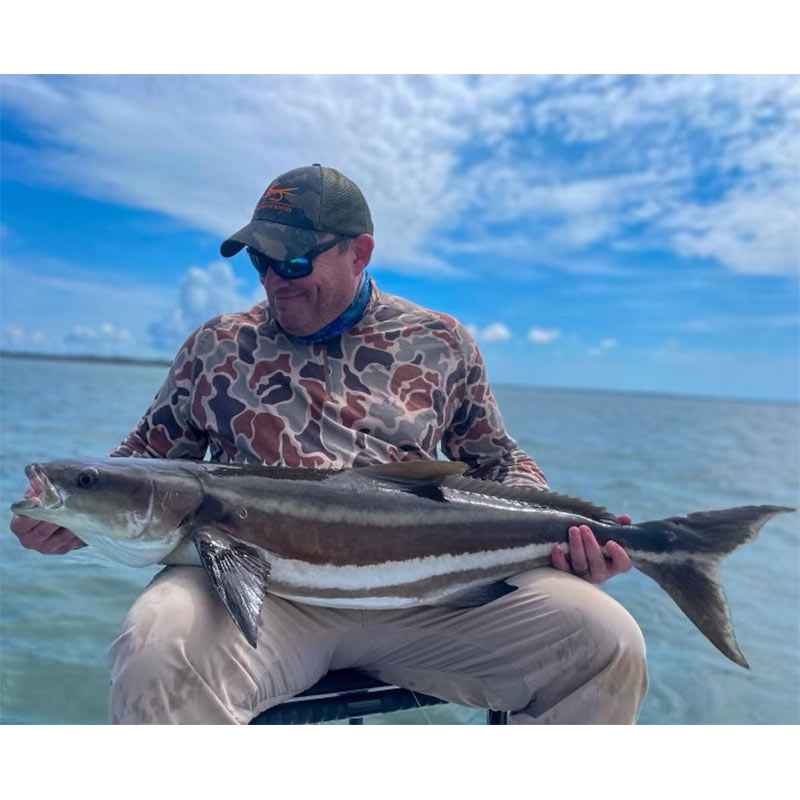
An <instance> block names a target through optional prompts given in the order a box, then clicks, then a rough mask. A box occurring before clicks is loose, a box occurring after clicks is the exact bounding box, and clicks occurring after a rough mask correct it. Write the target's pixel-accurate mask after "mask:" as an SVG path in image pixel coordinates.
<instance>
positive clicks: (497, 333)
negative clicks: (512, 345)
mask: <svg viewBox="0 0 800 800" xmlns="http://www.w3.org/2000/svg"><path fill="white" fill-rule="evenodd" d="M467 330H469V332H470V333H471V334H472V335H473V336H474V337H475V338H476V339H477V340H478V341H479V342H507V341H508V340H509V339H511V331H510V330H509V329H508V327H507V326H506V325H504V324H503V323H502V322H492V323H491V324H489V325H487V326H486V327H485V328H483V329H482V330H481V329H480V328H478V327H477V326H476V325H467Z"/></svg>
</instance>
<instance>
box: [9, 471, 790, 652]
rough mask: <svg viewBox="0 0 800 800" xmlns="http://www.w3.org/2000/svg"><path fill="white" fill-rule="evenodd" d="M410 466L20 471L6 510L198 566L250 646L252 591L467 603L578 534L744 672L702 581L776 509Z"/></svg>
mask: <svg viewBox="0 0 800 800" xmlns="http://www.w3.org/2000/svg"><path fill="white" fill-rule="evenodd" d="M463 470H464V465H463V464H459V463H456V462H447V461H412V462H403V463H394V464H385V465H376V466H369V467H365V468H362V469H348V470H340V471H323V470H314V469H289V468H284V467H263V466H249V465H221V464H211V463H208V462H196V461H184V460H162V459H150V458H105V459H85V460H66V461H52V462H49V463H45V464H29V465H28V466H27V467H26V468H25V473H26V475H27V476H28V478H29V480H30V483H31V488H32V491H31V492H29V493H28V494H29V495H30V496H29V497H27V498H26V499H24V500H21V501H19V502H17V503H14V504H13V505H12V507H11V509H12V511H14V512H15V513H17V514H26V515H28V516H30V517H36V518H38V519H42V520H48V521H50V522H55V523H58V524H59V525H63V526H65V527H66V528H68V529H69V530H71V531H73V532H74V533H75V534H76V535H77V536H79V537H80V538H81V539H83V540H84V541H85V542H87V543H88V544H89V545H91V546H92V547H93V548H95V549H96V550H98V551H99V552H101V553H103V554H105V555H106V556H108V557H110V558H112V559H114V560H117V561H121V562H123V563H125V564H129V565H133V566H144V565H148V564H157V563H167V564H201V565H202V566H203V567H204V568H205V570H206V572H207V573H208V575H209V577H210V579H211V581H212V583H213V585H214V587H215V588H216V590H217V592H218V593H219V596H220V598H221V599H222V602H223V603H224V604H225V606H226V607H227V609H228V611H229V612H230V614H231V616H232V617H233V619H234V620H235V622H236V624H237V625H238V626H239V629H240V630H241V632H242V633H243V634H244V636H245V638H246V639H247V641H248V642H249V643H250V644H251V645H252V646H253V647H255V646H256V638H257V635H258V620H259V614H260V611H261V606H262V603H263V599H264V595H265V592H267V591H269V592H270V593H272V594H275V595H278V596H280V597H284V598H287V599H290V600H294V601H297V602H301V603H309V604H313V605H325V606H333V607H341V608H365V609H381V608H405V607H410V606H417V605H450V606H456V607H468V606H475V605H480V604H483V603H486V602H490V601H492V600H494V599H496V598H498V597H501V596H502V595H504V594H507V593H508V592H512V591H514V588H515V587H513V586H511V585H509V584H508V583H506V582H505V581H504V579H505V578H508V577H510V576H512V575H515V574H517V573H519V572H522V571H524V570H527V569H531V568H533V567H540V566H545V565H548V564H550V563H551V561H550V552H551V549H552V547H553V545H554V544H556V543H557V542H558V543H561V545H562V546H563V547H564V549H565V550H567V551H568V548H569V543H568V536H567V533H568V529H569V527H570V526H572V525H582V524H586V525H590V526H591V528H592V530H593V531H594V533H595V535H596V537H597V540H598V542H599V543H600V545H601V546H603V545H605V544H606V543H607V542H609V541H610V540H614V541H616V542H619V543H620V544H621V545H623V546H624V547H625V548H626V550H627V551H628V554H629V555H630V557H631V560H632V561H633V564H634V566H635V567H637V568H638V569H639V570H641V571H642V572H644V573H645V574H646V575H649V576H650V577H651V578H653V579H654V580H655V581H656V582H657V583H658V584H659V585H660V586H661V587H662V588H663V589H664V590H665V591H666V592H667V593H668V594H669V595H670V597H672V598H673V600H675V602H676V603H677V604H678V606H680V608H681V609H682V610H683V611H684V612H685V614H686V615H687V616H688V617H689V619H690V620H692V622H694V624H695V625H697V627H698V628H699V629H700V630H701V631H702V633H703V634H705V636H707V637H708V639H709V640H710V641H711V642H712V643H713V644H714V645H715V646H716V647H717V648H718V649H719V650H720V651H721V652H722V653H724V654H725V655H726V656H727V657H728V658H730V659H731V660H732V661H735V662H736V663H737V664H741V665H742V666H744V667H746V666H747V662H746V661H745V659H744V656H743V655H742V653H741V651H740V650H739V647H738V645H737V644H736V639H735V638H734V634H733V629H732V626H731V620H730V615H729V611H728V604H727V601H726V598H725V594H724V592H723V590H722V587H721V586H720V583H719V580H718V573H717V568H718V565H719V563H720V561H721V560H722V558H723V557H724V556H725V555H727V554H728V553H730V552H731V551H733V550H734V549H735V548H737V547H738V546H739V545H741V544H744V543H745V542H748V541H750V540H751V539H753V538H755V536H756V535H757V534H758V531H759V530H760V528H761V527H762V525H764V523H765V522H766V521H767V520H768V519H770V517H772V516H774V515H775V514H778V513H780V512H783V511H793V510H794V509H792V508H787V507H785V506H769V505H763V506H742V507H740V508H730V509H725V510H723V511H701V512H697V513H694V514H689V515H687V516H685V517H670V518H669V519H663V520H658V521H653V522H642V523H639V524H635V525H622V524H620V523H619V522H618V521H617V519H616V517H615V516H614V515H613V514H610V513H609V512H608V511H607V510H606V509H605V508H602V507H600V506H596V505H593V504H591V503H588V502H585V501H584V500H578V499H575V498H571V497H565V496H563V495H560V494H555V493H553V492H549V491H540V490H537V489H528V488H519V487H507V486H503V485H502V484H499V483H491V482H488V481H481V480H476V479H472V478H465V477H462V476H461V475H460V473H461V472H462V471H463Z"/></svg>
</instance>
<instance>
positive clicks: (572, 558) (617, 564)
mask: <svg viewBox="0 0 800 800" xmlns="http://www.w3.org/2000/svg"><path fill="white" fill-rule="evenodd" d="M617 519H618V520H619V521H620V522H621V523H622V524H623V525H630V524H631V518H630V517H629V516H628V515H627V514H619V515H618V516H617ZM606 552H607V553H608V556H605V555H603V551H602V549H601V548H600V545H599V544H598V543H597V539H595V537H594V534H593V533H592V529H591V528H590V527H589V526H588V525H581V526H580V527H578V526H573V527H572V528H570V529H569V561H567V556H566V555H565V553H564V549H563V548H562V547H561V546H560V545H557V544H556V545H553V550H552V553H551V558H552V559H553V566H554V567H555V568H556V569H560V570H561V571H562V572H571V573H572V574H573V575H578V576H579V577H581V578H583V579H584V580H587V581H589V583H603V582H604V581H607V580H608V579H609V578H613V577H614V576H615V575H619V574H620V573H621V572H627V571H628V570H629V569H630V568H631V566H632V564H631V559H630V556H629V555H628V554H627V553H626V552H625V548H624V547H622V546H621V545H618V544H617V543H616V542H609V543H608V544H607V545H606Z"/></svg>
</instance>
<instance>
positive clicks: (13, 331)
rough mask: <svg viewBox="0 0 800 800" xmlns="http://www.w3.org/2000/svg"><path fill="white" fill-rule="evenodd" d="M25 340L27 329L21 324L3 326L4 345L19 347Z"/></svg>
mask: <svg viewBox="0 0 800 800" xmlns="http://www.w3.org/2000/svg"><path fill="white" fill-rule="evenodd" d="M24 342H25V330H24V328H21V327H20V326H19V325H4V326H3V347H12V348H18V347H20V345H22V344H23V343H24Z"/></svg>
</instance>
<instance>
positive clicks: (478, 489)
mask: <svg viewBox="0 0 800 800" xmlns="http://www.w3.org/2000/svg"><path fill="white" fill-rule="evenodd" d="M442 487H443V488H445V489H455V490H456V491H459V492H470V493H472V494H480V495H483V496H484V497H497V498H500V499H502V500H514V501H516V502H518V503H525V504H527V505H532V506H538V507H545V508H555V509H558V510H559V511H565V512H567V513H568V514H579V515H580V516H582V517H588V518H589V519H594V520H597V521H598V522H617V518H616V516H615V515H614V514H612V513H611V512H610V511H609V510H608V509H607V508H605V507H604V506H598V505H595V504H594V503H590V502H588V501H587V500H581V499H580V498H579V497H569V496H568V495H565V494H558V493H557V492H551V491H550V490H549V489H537V488H535V487H533V486H531V487H528V486H505V485H504V484H502V483H497V481H484V480H480V479H479V478H465V477H462V476H453V477H451V478H448V479H447V480H446V481H445V482H444V483H443V484H442Z"/></svg>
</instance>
